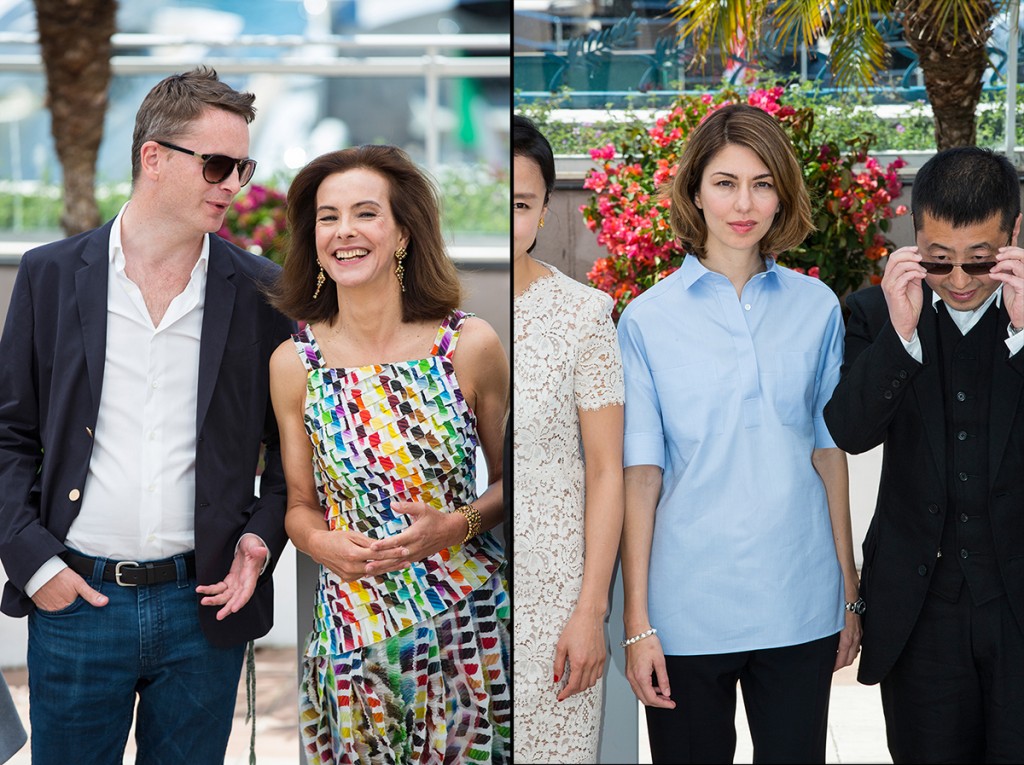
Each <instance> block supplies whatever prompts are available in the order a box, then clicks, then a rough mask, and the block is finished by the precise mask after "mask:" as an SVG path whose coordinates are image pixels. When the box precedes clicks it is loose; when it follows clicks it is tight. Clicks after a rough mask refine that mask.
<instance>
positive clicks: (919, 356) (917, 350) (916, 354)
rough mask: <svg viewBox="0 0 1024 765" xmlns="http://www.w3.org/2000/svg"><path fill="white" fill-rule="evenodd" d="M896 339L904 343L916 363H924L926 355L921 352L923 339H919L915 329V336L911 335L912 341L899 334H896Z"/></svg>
mask: <svg viewBox="0 0 1024 765" xmlns="http://www.w3.org/2000/svg"><path fill="white" fill-rule="evenodd" d="M896 337H898V338H899V339H900V342H901V343H903V347H904V348H905V349H906V351H907V353H909V354H910V355H911V356H912V357H913V359H914V361H916V362H917V363H918V364H923V363H924V354H923V353H922V352H921V338H920V337H918V335H917V329H916V328H915V329H914V334H913V335H911V337H910V340H904V339H903V335H901V334H900V333H899V332H897V333H896Z"/></svg>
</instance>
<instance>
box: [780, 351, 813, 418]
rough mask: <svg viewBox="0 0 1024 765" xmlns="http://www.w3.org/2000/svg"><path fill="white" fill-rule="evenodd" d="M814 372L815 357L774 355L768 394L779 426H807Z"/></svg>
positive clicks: (781, 353) (782, 353)
mask: <svg viewBox="0 0 1024 765" xmlns="http://www.w3.org/2000/svg"><path fill="white" fill-rule="evenodd" d="M817 371H818V354H817V353H804V352H800V351H781V352H779V353H776V354H775V369H774V374H773V375H771V380H770V383H771V394H772V401H773V403H774V405H775V410H776V411H777V412H778V415H779V421H780V422H781V423H782V424H783V425H807V424H809V423H810V422H811V420H812V419H813V414H814V411H813V408H814V380H815V376H816V375H817Z"/></svg>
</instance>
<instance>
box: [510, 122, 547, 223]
mask: <svg viewBox="0 0 1024 765" xmlns="http://www.w3.org/2000/svg"><path fill="white" fill-rule="evenodd" d="M512 154H513V156H516V157H527V158H529V159H532V160H533V161H534V162H536V163H537V165H538V167H540V174H541V177H542V178H543V179H544V188H545V191H544V204H545V205H546V204H547V203H548V200H549V199H550V198H551V192H552V191H554V190H555V155H554V152H552V151H551V144H550V143H548V139H547V138H545V137H544V136H543V134H542V133H541V132H540V131H539V130H538V129H537V126H536V125H534V124H533V121H532V120H531V119H529V118H528V117H523V116H522V115H520V114H515V115H513V116H512Z"/></svg>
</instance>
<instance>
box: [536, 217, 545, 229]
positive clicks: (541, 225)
mask: <svg viewBox="0 0 1024 765" xmlns="http://www.w3.org/2000/svg"><path fill="white" fill-rule="evenodd" d="M537 228H544V219H543V218H541V219H540V222H539V223H538V224H537Z"/></svg>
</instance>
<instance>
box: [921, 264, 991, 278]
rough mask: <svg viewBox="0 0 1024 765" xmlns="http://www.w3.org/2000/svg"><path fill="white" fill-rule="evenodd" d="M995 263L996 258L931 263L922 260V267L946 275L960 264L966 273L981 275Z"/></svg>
mask: <svg viewBox="0 0 1024 765" xmlns="http://www.w3.org/2000/svg"><path fill="white" fill-rule="evenodd" d="M995 264H996V261H994V260H984V261H980V262H978V263H929V262H928V261H927V260H922V261H921V268H923V269H924V270H925V271H927V272H928V273H929V274H931V275H932V276H945V275H946V274H951V273H953V266H959V267H960V268H961V269H963V272H964V273H965V274H968V275H970V276H981V275H982V274H987V273H988V272H989V271H991V270H992V267H993V266H994V265H995Z"/></svg>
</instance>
